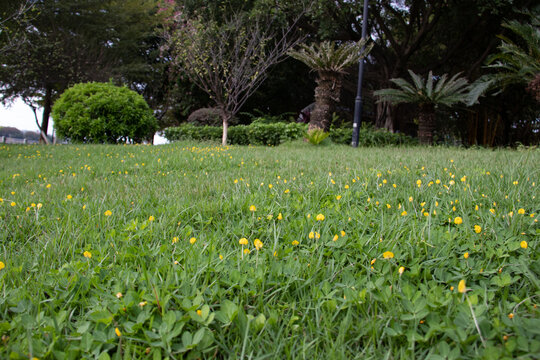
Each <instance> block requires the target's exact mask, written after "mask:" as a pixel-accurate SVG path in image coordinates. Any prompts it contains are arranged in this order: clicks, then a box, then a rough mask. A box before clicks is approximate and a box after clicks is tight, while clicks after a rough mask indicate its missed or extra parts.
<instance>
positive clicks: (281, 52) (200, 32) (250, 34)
mask: <svg viewBox="0 0 540 360" xmlns="http://www.w3.org/2000/svg"><path fill="white" fill-rule="evenodd" d="M171 10H172V9H170V10H169V11H171ZM173 12H174V13H173V14H172V15H171V16H170V17H169V19H168V24H167V25H168V26H167V31H166V32H165V34H164V35H165V39H166V42H167V50H168V51H169V52H170V54H171V57H172V58H171V60H172V62H173V64H174V66H175V67H176V71H178V72H181V73H184V74H186V75H187V76H188V77H189V79H190V81H191V82H192V83H194V84H195V85H197V86H198V87H199V88H200V89H202V90H203V91H204V92H205V93H207V94H208V95H209V97H210V99H211V100H212V101H213V102H214V103H215V104H216V107H217V108H218V109H219V111H220V112H221V118H222V124H223V136H222V144H223V145H226V144H227V129H228V125H229V121H230V119H232V118H233V117H234V116H235V115H236V114H237V113H238V111H240V108H241V107H242V106H243V105H244V103H245V102H246V100H247V99H248V98H249V97H250V96H251V95H252V94H253V93H254V92H255V91H256V90H257V88H258V87H259V86H260V85H261V84H262V83H263V81H264V80H265V79H266V77H267V75H268V70H269V68H270V67H271V66H272V65H275V64H277V63H279V62H281V61H282V60H284V58H285V56H286V54H287V51H288V50H289V49H290V48H292V47H293V46H295V45H296V44H297V43H298V42H299V41H300V38H299V36H297V35H296V34H295V31H294V30H295V26H296V21H297V19H298V18H296V20H293V21H292V22H290V23H287V24H283V26H276V25H277V24H276V22H277V21H278V19H276V18H275V17H272V16H265V15H261V14H256V15H252V16H249V14H247V13H237V14H235V15H233V16H232V17H231V18H228V19H225V20H223V21H216V20H215V19H213V18H211V17H210V16H203V15H198V16H197V15H189V14H187V13H185V12H182V11H176V10H173Z"/></svg>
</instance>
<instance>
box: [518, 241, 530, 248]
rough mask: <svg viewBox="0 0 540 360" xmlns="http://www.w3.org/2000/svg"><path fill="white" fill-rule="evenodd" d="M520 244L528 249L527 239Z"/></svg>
mask: <svg viewBox="0 0 540 360" xmlns="http://www.w3.org/2000/svg"><path fill="white" fill-rule="evenodd" d="M519 246H521V248H522V249H526V248H528V247H529V244H527V242H526V241H525V240H523V241H522V242H520V243H519Z"/></svg>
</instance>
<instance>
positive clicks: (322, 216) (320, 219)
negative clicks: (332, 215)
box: [315, 214, 324, 221]
mask: <svg viewBox="0 0 540 360" xmlns="http://www.w3.org/2000/svg"><path fill="white" fill-rule="evenodd" d="M315 219H316V220H317V221H323V220H324V215H323V214H319V215H317V217H316V218H315Z"/></svg>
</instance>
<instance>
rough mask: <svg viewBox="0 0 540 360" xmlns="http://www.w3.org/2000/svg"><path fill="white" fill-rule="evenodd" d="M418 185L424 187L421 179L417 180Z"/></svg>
mask: <svg viewBox="0 0 540 360" xmlns="http://www.w3.org/2000/svg"><path fill="white" fill-rule="evenodd" d="M416 185H418V187H420V186H422V180H420V179H418V180H416Z"/></svg>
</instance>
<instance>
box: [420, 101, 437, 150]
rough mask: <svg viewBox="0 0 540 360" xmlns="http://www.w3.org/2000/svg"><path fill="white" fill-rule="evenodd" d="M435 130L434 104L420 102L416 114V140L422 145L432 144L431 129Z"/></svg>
mask: <svg viewBox="0 0 540 360" xmlns="http://www.w3.org/2000/svg"><path fill="white" fill-rule="evenodd" d="M434 130H435V106H433V104H421V105H420V114H419V115H418V141H419V142H420V144H423V145H431V144H433V131H434Z"/></svg>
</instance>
